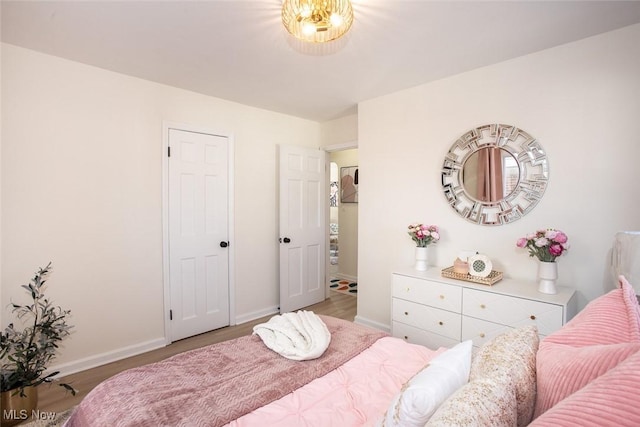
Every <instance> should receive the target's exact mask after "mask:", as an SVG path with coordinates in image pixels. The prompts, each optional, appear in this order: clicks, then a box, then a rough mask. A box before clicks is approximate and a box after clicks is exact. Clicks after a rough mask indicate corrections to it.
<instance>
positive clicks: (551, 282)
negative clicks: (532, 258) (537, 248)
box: [538, 261, 558, 294]
mask: <svg viewBox="0 0 640 427" xmlns="http://www.w3.org/2000/svg"><path fill="white" fill-rule="evenodd" d="M557 279H558V264H556V263H555V262H545V261H540V263H539V264H538V292H541V293H543V294H555V293H557V292H558V290H557V289H556V280H557Z"/></svg>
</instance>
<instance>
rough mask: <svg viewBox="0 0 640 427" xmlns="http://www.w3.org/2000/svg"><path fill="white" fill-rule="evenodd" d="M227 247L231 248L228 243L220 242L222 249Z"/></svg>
mask: <svg viewBox="0 0 640 427" xmlns="http://www.w3.org/2000/svg"><path fill="white" fill-rule="evenodd" d="M227 246H229V243H228V242H220V247H221V248H226V247H227Z"/></svg>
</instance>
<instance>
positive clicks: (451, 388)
mask: <svg viewBox="0 0 640 427" xmlns="http://www.w3.org/2000/svg"><path fill="white" fill-rule="evenodd" d="M472 348H473V343H472V342H471V341H470V340H469V341H464V342H462V343H460V344H458V345H456V346H455V347H453V348H451V349H449V350H447V351H445V352H444V353H441V354H439V355H438V356H436V357H435V358H433V359H432V360H431V362H429V364H428V365H427V366H426V367H425V368H424V369H423V370H422V371H420V372H418V373H417V374H416V375H414V376H413V378H411V379H410V380H409V381H408V382H407V383H406V384H405V385H404V386H403V387H402V390H401V391H400V393H398V394H397V395H396V396H395V397H394V398H393V400H392V401H391V405H390V406H389V409H387V412H386V413H385V414H384V418H383V419H382V420H380V421H379V423H378V425H381V426H398V427H410V426H416V427H422V426H424V423H425V422H427V420H428V419H429V418H430V417H431V415H433V413H434V412H435V410H436V409H438V407H439V406H440V404H441V403H442V402H444V401H445V400H446V399H447V398H448V397H449V396H450V395H451V394H452V393H453V392H455V391H456V390H458V389H459V388H460V387H462V386H463V385H464V384H466V383H467V381H468V380H469V370H470V368H471V352H472Z"/></svg>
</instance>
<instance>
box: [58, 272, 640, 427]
mask: <svg viewBox="0 0 640 427" xmlns="http://www.w3.org/2000/svg"><path fill="white" fill-rule="evenodd" d="M320 319H321V320H322V322H324V324H325V325H326V327H327V329H328V331H329V333H330V334H331V342H330V344H329V346H328V347H327V348H326V351H324V353H323V354H322V356H321V357H318V358H316V359H313V360H304V361H296V360H289V359H286V358H284V357H282V356H281V355H280V354H278V353H276V352H274V351H272V350H271V349H269V348H267V347H266V346H265V343H264V342H263V341H262V340H261V339H260V337H258V336H256V335H250V336H246V337H241V338H238V339H235V340H230V341H227V342H223V343H219V344H214V345H212V346H209V347H205V348H202V349H197V350H192V351H189V352H186V353H183V354H180V355H177V356H174V357H172V358H169V359H167V360H165V361H161V362H158V363H154V364H150V365H146V366H143V367H140V368H135V369H131V370H128V371H125V372H123V373H121V374H118V375H116V376H114V377H112V378H110V379H108V380H106V381H105V382H103V383H101V384H100V385H98V386H97V387H96V388H95V389H94V390H92V391H91V392H90V393H89V394H88V395H87V396H86V397H85V398H84V399H83V401H82V402H81V403H80V404H79V405H78V407H77V408H76V409H75V410H74V412H73V413H72V415H71V417H70V418H69V419H68V420H67V422H66V423H65V426H68V427H77V426H154V427H156V426H231V427H253V426H261V427H262V426H340V427H343V426H344V427H346V426H391V425H394V426H402V427H407V426H414V425H415V426H425V425H426V426H432V427H433V426H524V425H532V426H538V427H540V426H562V425H575V426H608V425H616V426H629V427H631V426H638V425H640V396H638V393H637V391H638V387H639V386H638V385H639V384H640V307H639V306H638V302H637V300H636V296H635V294H634V292H633V289H632V287H631V286H630V285H629V284H628V283H627V282H626V280H624V278H623V277H621V278H620V287H619V288H618V289H616V290H613V291H611V292H609V293H607V294H606V295H603V296H602V297H600V298H597V299H596V300H594V301H592V302H591V303H589V304H588V305H587V306H586V307H585V309H584V310H583V311H582V312H580V313H579V314H578V315H577V316H576V317H575V318H574V319H572V320H571V321H570V322H569V323H567V324H566V325H565V326H564V327H563V328H562V329H560V330H559V331H557V332H555V333H553V334H551V335H549V336H547V337H544V338H543V339H542V340H540V338H539V336H538V334H537V330H536V328H535V326H527V327H522V328H517V329H513V330H510V331H508V332H506V333H504V334H502V335H500V336H498V337H496V338H494V339H493V340H492V341H490V342H488V343H486V344H485V345H484V346H483V347H481V348H479V349H478V348H476V349H474V348H472V346H471V341H468V342H463V343H460V344H459V345H456V346H455V347H453V348H450V349H444V348H440V349H428V348H426V347H422V346H418V345H414V344H409V343H407V342H405V341H404V340H401V339H399V338H394V337H391V336H389V335H388V334H386V333H384V332H381V331H378V330H375V329H371V328H367V327H364V326H361V325H357V324H354V323H352V322H347V321H344V320H341V319H335V318H332V317H327V316H320Z"/></svg>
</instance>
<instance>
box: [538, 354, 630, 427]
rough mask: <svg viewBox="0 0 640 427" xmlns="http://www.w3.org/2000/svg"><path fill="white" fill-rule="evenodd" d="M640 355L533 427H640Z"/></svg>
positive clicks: (568, 400)
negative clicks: (639, 392) (639, 387)
mask: <svg viewBox="0 0 640 427" xmlns="http://www.w3.org/2000/svg"><path fill="white" fill-rule="evenodd" d="M638 384H640V352H638V353H636V354H634V355H632V356H630V357H629V358H628V359H627V360H625V361H624V362H622V363H620V364H619V365H618V366H616V367H615V368H613V369H611V370H610V371H609V372H607V373H606V374H604V375H602V376H601V377H599V378H596V379H595V380H593V381H592V382H590V383H589V384H588V385H587V386H585V387H584V388H582V389H580V390H579V391H577V392H575V393H574V394H572V395H571V396H569V397H567V398H566V399H564V400H562V401H560V402H559V403H558V404H557V405H555V406H554V407H553V408H551V409H549V410H548V411H547V412H545V413H544V414H542V415H541V416H540V417H539V418H537V419H535V420H534V421H533V423H531V424H530V426H529V427H546V426H549V427H556V426H569V425H572V426H580V427H602V426H616V427H637V426H640V394H638Z"/></svg>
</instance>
